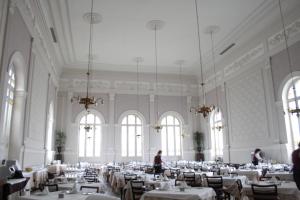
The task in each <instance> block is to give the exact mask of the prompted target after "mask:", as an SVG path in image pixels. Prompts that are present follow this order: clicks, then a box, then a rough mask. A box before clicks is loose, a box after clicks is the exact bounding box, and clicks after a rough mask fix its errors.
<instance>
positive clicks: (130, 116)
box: [128, 115, 135, 124]
mask: <svg viewBox="0 0 300 200" xmlns="http://www.w3.org/2000/svg"><path fill="white" fill-rule="evenodd" d="M128 124H135V116H134V115H128Z"/></svg>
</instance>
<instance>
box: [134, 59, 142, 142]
mask: <svg viewBox="0 0 300 200" xmlns="http://www.w3.org/2000/svg"><path fill="white" fill-rule="evenodd" d="M133 61H134V62H136V110H137V111H139V110H140V92H139V91H140V90H139V87H140V86H139V85H140V84H139V82H140V76H139V64H140V63H141V62H143V58H142V57H136V58H134V59H133ZM136 137H141V134H136Z"/></svg>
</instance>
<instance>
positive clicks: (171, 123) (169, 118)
mask: <svg viewBox="0 0 300 200" xmlns="http://www.w3.org/2000/svg"><path fill="white" fill-rule="evenodd" d="M173 119H174V117H173V116H167V124H168V125H173V124H174V120H173Z"/></svg>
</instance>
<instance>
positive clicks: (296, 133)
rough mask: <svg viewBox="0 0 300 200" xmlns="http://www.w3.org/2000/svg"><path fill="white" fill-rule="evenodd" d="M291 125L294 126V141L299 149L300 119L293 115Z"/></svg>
mask: <svg viewBox="0 0 300 200" xmlns="http://www.w3.org/2000/svg"><path fill="white" fill-rule="evenodd" d="M290 117H291V123H292V124H291V125H292V131H293V139H294V144H295V146H296V147H297V144H298V142H299V119H298V117H297V115H296V114H291V115H290Z"/></svg>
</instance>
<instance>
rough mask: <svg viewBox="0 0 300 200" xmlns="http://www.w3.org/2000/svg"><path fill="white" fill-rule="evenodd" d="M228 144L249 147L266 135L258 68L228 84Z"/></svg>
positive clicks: (263, 101) (263, 100) (264, 103)
mask: <svg viewBox="0 0 300 200" xmlns="http://www.w3.org/2000/svg"><path fill="white" fill-rule="evenodd" d="M228 104H229V115H230V118H231V120H230V121H231V133H230V138H231V145H232V146H240V145H243V146H249V145H252V144H253V143H254V144H255V143H256V144H257V141H259V140H264V139H265V138H266V137H267V136H268V122H267V113H266V101H265V94H264V85H263V79H262V71H261V69H258V68H255V69H252V70H250V71H248V72H246V73H244V74H241V76H240V77H239V78H236V79H233V80H232V81H230V82H229V83H228Z"/></svg>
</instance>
